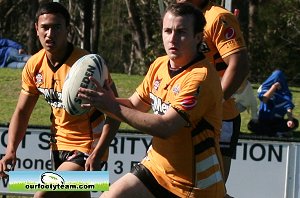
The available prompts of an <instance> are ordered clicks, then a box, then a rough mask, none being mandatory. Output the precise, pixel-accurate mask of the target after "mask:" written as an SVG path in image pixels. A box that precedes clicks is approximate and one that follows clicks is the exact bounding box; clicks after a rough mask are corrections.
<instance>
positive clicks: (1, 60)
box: [0, 37, 31, 68]
mask: <svg viewBox="0 0 300 198" xmlns="http://www.w3.org/2000/svg"><path fill="white" fill-rule="evenodd" d="M30 57H31V55H28V54H26V53H25V50H24V48H23V46H22V45H21V44H19V43H17V42H15V41H13V40H10V39H6V38H2V37H0V68H2V67H9V68H23V67H24V66H25V64H26V62H27V60H28V59H29V58H30Z"/></svg>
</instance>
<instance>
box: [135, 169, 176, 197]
mask: <svg viewBox="0 0 300 198" xmlns="http://www.w3.org/2000/svg"><path fill="white" fill-rule="evenodd" d="M131 173H132V174H134V175H135V176H136V177H137V178H139V180H141V182H143V184H144V185H145V186H146V187H147V188H148V190H149V191H150V192H151V193H152V194H153V195H154V196H155V197H157V198H159V197H161V198H178V196H176V195H174V194H173V193H171V192H170V191H168V190H167V189H165V188H164V187H162V186H161V185H160V184H159V183H158V182H157V181H156V179H155V177H154V176H153V175H152V173H151V172H150V171H149V170H148V169H147V168H146V167H145V166H144V165H143V164H140V163H139V164H136V165H135V166H134V167H133V168H132V169H131Z"/></svg>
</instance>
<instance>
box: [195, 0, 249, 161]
mask: <svg viewBox="0 0 300 198" xmlns="http://www.w3.org/2000/svg"><path fill="white" fill-rule="evenodd" d="M202 11H203V14H204V16H205V19H206V22H207V23H206V26H205V28H204V40H203V43H202V44H201V51H202V52H204V53H205V56H206V57H207V58H208V59H209V61H210V62H211V63H212V64H213V65H214V66H215V68H216V70H217V71H218V73H219V76H220V79H222V77H223V75H224V73H225V70H226V69H227V64H226V63H225V62H224V60H223V58H224V57H227V56H229V55H231V54H234V53H236V52H238V51H240V50H244V49H245V48H246V44H245V40H244V38H243V35H242V32H241V30H240V26H239V23H238V20H237V18H236V16H235V15H233V14H232V13H231V12H229V11H228V10H226V9H224V8H222V7H220V6H217V5H215V4H213V3H211V2H209V3H208V5H207V6H206V7H205V8H204V9H203V10H202ZM238 120H240V115H239V111H238V109H237V108H236V105H235V102H234V98H233V97H232V98H230V99H228V100H226V101H225V102H224V103H223V121H224V122H223V127H222V128H223V129H222V136H221V142H220V145H221V151H222V153H223V154H225V155H229V156H231V155H232V154H233V153H234V152H235V147H236V143H237V138H238V133H239V130H240V123H239V122H238ZM223 132H224V133H223ZM232 141H233V142H235V143H233V142H232Z"/></svg>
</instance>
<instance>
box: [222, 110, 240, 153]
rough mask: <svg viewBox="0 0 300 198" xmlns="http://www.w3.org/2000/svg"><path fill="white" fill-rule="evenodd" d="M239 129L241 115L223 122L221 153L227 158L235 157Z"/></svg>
mask: <svg viewBox="0 0 300 198" xmlns="http://www.w3.org/2000/svg"><path fill="white" fill-rule="evenodd" d="M240 128H241V115H240V114H239V115H238V116H237V117H235V118H233V119H232V120H223V121H222V129H221V138H220V148H221V153H222V155H224V156H227V157H231V158H232V157H234V156H235V155H236V147H237V143H238V140H239V134H240Z"/></svg>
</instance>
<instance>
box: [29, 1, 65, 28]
mask: <svg viewBox="0 0 300 198" xmlns="http://www.w3.org/2000/svg"><path fill="white" fill-rule="evenodd" d="M43 14H61V15H62V16H63V17H64V18H65V21H66V26H67V27H68V26H69V25H70V14H69V12H68V10H67V9H66V8H65V7H64V6H63V5H62V4H60V3H58V2H48V3H43V4H41V5H40V7H39V9H38V11H37V12H36V15H35V21H36V23H37V22H38V20H39V16H41V15H43Z"/></svg>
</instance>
